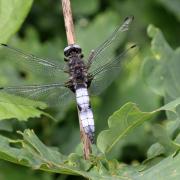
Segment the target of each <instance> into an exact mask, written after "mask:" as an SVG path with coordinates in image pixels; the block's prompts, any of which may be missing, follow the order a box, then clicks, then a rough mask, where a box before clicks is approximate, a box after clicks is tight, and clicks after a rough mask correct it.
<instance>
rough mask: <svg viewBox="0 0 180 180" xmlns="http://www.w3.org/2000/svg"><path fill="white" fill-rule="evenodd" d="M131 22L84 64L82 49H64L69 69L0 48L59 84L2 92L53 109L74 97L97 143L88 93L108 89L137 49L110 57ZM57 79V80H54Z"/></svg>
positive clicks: (97, 49) (114, 33) (8, 47)
mask: <svg viewBox="0 0 180 180" xmlns="http://www.w3.org/2000/svg"><path fill="white" fill-rule="evenodd" d="M132 21H133V16H130V17H127V18H125V20H124V22H123V24H122V25H121V26H119V27H118V28H117V29H116V30H115V31H114V32H113V34H112V35H111V36H110V37H109V38H108V39H107V40H106V41H104V42H103V43H102V44H101V45H100V46H99V47H98V48H96V49H95V50H93V51H91V53H90V55H89V58H88V60H87V61H85V60H84V57H83V54H82V49H81V48H80V46H79V45H77V44H72V45H69V46H67V47H66V48H65V49H64V56H65V58H64V60H65V62H66V66H62V65H61V64H60V63H58V62H53V61H52V60H49V59H44V58H39V57H37V56H34V55H32V54H27V53H25V52H23V51H21V50H19V49H16V48H13V47H11V46H8V45H6V44H1V45H0V47H1V49H2V51H3V52H4V51H7V54H11V55H12V57H13V56H14V55H16V56H18V59H19V60H20V61H21V62H22V63H25V64H26V65H27V67H28V68H29V70H31V71H36V72H37V73H38V72H44V73H45V75H47V76H48V77H52V79H53V78H54V77H55V78H54V81H56V82H54V83H50V84H43V85H27V86H22V87H20V86H8V87H0V90H1V91H5V92H7V93H12V94H15V95H19V96H23V97H27V98H30V99H35V100H42V101H45V102H47V103H48V104H50V105H52V104H55V101H58V102H59V103H61V102H62V101H66V98H69V97H73V96H74V95H73V94H75V97H76V102H77V107H78V110H79V115H80V119H81V122H82V126H83V129H84V131H85V133H86V134H87V135H88V137H89V139H90V140H91V142H92V143H94V132H95V125H94V117H93V112H92V108H91V105H90V99H89V93H90V94H99V93H101V92H102V91H103V90H104V89H105V88H106V87H108V86H109V85H110V84H111V82H112V81H113V80H114V78H115V77H117V75H118V74H119V69H120V68H121V66H122V62H123V59H124V56H125V55H126V54H127V53H128V52H129V51H130V50H131V49H134V48H135V47H136V45H132V46H131V47H129V48H128V49H126V50H124V51H123V52H122V53H120V54H119V55H118V56H116V57H115V58H113V57H112V54H108V53H107V52H108V51H109V49H110V48H111V47H113V46H112V44H114V43H115V42H118V41H119V38H120V35H121V33H122V32H124V31H127V30H128V27H129V25H130V24H131V22H132ZM57 77H58V78H59V79H58V78H57ZM61 77H65V78H64V79H63V78H61ZM56 78H57V80H55V79H56Z"/></svg>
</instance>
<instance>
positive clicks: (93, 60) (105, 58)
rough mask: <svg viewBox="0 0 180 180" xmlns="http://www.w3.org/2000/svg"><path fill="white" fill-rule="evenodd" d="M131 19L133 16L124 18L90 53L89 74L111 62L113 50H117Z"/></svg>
mask: <svg viewBox="0 0 180 180" xmlns="http://www.w3.org/2000/svg"><path fill="white" fill-rule="evenodd" d="M133 19H134V17H133V16H129V17H126V18H125V20H124V22H123V24H122V25H121V26H119V27H118V28H117V29H116V30H115V31H114V32H113V33H112V35H111V36H110V37H109V38H108V39H107V40H106V41H104V42H103V43H102V44H101V45H100V46H99V47H98V48H97V49H95V50H94V51H92V52H91V55H90V57H89V60H88V66H89V72H93V71H94V70H95V69H98V68H99V67H102V66H103V65H105V64H106V63H108V62H110V61H112V60H113V58H112V57H113V56H114V53H115V50H117V47H118V45H119V44H120V43H121V42H122V40H123V38H124V36H123V33H122V32H124V31H127V30H128V27H129V25H130V24H131V22H132V21H133Z"/></svg>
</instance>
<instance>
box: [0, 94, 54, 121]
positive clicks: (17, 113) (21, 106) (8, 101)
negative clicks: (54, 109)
mask: <svg viewBox="0 0 180 180" xmlns="http://www.w3.org/2000/svg"><path fill="white" fill-rule="evenodd" d="M46 107H47V105H46V104H45V103H43V102H39V101H33V100H30V99H25V98H22V97H18V96H14V95H10V94H6V93H0V120H3V119H11V118H16V119H18V120H19V121H27V119H28V118H32V117H40V116H41V115H46V116H48V117H51V116H50V115H49V114H47V113H45V112H43V111H42V110H40V109H45V108H46ZM37 108H40V109H37ZM51 118H52V117H51Z"/></svg>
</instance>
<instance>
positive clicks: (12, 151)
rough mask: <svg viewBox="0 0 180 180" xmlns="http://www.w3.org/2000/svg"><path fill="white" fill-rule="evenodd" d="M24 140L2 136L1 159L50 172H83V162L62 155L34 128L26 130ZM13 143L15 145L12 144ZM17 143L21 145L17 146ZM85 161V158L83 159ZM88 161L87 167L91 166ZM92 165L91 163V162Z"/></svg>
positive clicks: (0, 138) (0, 141)
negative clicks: (50, 146) (47, 145)
mask: <svg viewBox="0 0 180 180" xmlns="http://www.w3.org/2000/svg"><path fill="white" fill-rule="evenodd" d="M19 133H20V134H21V135H22V136H23V140H21V139H19V140H12V139H9V138H6V137H3V136H0V155H1V156H0V157H1V159H4V160H7V161H10V162H13V163H17V164H21V165H24V166H28V167H32V168H33V169H41V170H45V171H50V172H57V173H65V174H66V173H68V174H83V173H81V172H80V168H81V170H82V169H83V168H82V167H84V165H83V163H82V162H80V165H81V164H82V166H81V167H80V165H79V164H78V163H79V162H75V160H73V161H72V157H71V158H70V160H68V157H66V156H64V155H62V154H61V153H59V152H58V151H56V150H54V149H53V148H49V147H46V146H45V145H44V144H43V143H42V142H41V141H40V140H39V139H38V137H37V136H36V135H35V134H34V132H33V131H32V130H25V131H24V132H23V133H22V132H19ZM11 144H13V146H11ZM16 145H19V146H20V147H19V146H17V147H16ZM82 161H83V159H82ZM87 165H88V163H86V166H85V167H84V168H85V169H87V168H89V166H87ZM89 165H90V164H89Z"/></svg>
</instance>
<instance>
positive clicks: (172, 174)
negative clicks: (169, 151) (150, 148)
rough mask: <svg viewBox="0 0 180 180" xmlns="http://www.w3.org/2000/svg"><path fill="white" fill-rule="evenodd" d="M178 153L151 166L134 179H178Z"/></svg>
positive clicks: (179, 160) (179, 167)
mask: <svg viewBox="0 0 180 180" xmlns="http://www.w3.org/2000/svg"><path fill="white" fill-rule="evenodd" d="M179 164H180V154H178V155H177V156H175V157H173V156H169V157H167V158H165V159H163V160H162V161H161V162H159V163H157V164H156V165H154V166H152V167H151V168H149V169H147V170H145V171H143V172H141V173H140V174H139V175H138V176H137V177H135V178H134V179H137V180H144V179H146V180H151V179H154V180H161V179H162V180H170V179H173V180H179V177H180V175H179V172H180V166H179Z"/></svg>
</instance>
